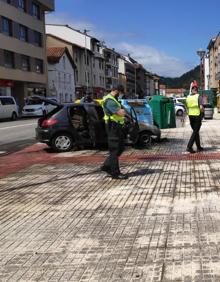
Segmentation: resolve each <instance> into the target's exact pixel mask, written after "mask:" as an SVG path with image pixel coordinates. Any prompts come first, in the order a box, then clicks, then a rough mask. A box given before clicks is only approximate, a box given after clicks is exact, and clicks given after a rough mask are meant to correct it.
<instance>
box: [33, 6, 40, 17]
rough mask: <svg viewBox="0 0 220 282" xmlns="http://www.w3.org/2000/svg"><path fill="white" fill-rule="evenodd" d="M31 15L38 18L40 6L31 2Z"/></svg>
mask: <svg viewBox="0 0 220 282" xmlns="http://www.w3.org/2000/svg"><path fill="white" fill-rule="evenodd" d="M32 16H33V17H34V18H36V19H38V20H39V19H40V7H39V6H38V5H37V4H35V3H32Z"/></svg>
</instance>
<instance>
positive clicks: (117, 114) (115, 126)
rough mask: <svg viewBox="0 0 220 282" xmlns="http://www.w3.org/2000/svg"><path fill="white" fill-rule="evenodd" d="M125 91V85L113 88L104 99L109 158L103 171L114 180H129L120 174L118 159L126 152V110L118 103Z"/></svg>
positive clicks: (102, 168)
mask: <svg viewBox="0 0 220 282" xmlns="http://www.w3.org/2000/svg"><path fill="white" fill-rule="evenodd" d="M123 91H124V87H123V85H118V86H117V87H114V88H112V91H111V93H109V94H108V95H107V96H105V97H104V99H103V110H104V113H105V116H104V120H105V123H106V129H107V134H108V149H109V156H108V157H107V158H106V160H105V162H104V164H103V166H102V167H101V170H102V171H105V172H107V173H109V174H110V175H111V177H112V178H113V179H127V178H128V176H127V175H126V174H122V173H121V172H120V168H119V161H118V157H119V156H120V155H121V154H122V152H123V151H124V139H125V136H124V130H123V126H124V123H125V110H124V109H122V108H121V104H120V103H119V102H118V100H117V98H118V96H119V94H120V92H123Z"/></svg>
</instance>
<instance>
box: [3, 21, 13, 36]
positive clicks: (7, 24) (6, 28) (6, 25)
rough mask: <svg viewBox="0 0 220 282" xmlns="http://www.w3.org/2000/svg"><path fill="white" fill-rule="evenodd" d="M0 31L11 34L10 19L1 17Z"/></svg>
mask: <svg viewBox="0 0 220 282" xmlns="http://www.w3.org/2000/svg"><path fill="white" fill-rule="evenodd" d="M2 33H4V34H6V35H8V36H12V21H11V20H9V19H7V18H4V17H2Z"/></svg>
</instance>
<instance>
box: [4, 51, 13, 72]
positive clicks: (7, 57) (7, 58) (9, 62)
mask: <svg viewBox="0 0 220 282" xmlns="http://www.w3.org/2000/svg"><path fill="white" fill-rule="evenodd" d="M4 66H5V67H7V68H14V53H13V52H10V51H6V50H4Z"/></svg>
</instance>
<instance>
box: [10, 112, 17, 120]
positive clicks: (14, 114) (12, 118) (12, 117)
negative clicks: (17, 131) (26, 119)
mask: <svg viewBox="0 0 220 282" xmlns="http://www.w3.org/2000/svg"><path fill="white" fill-rule="evenodd" d="M17 117H18V116H17V114H16V112H13V113H12V115H11V120H16V119H17Z"/></svg>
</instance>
